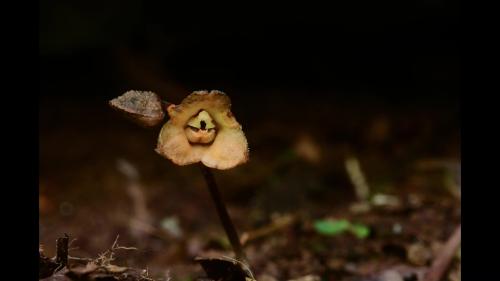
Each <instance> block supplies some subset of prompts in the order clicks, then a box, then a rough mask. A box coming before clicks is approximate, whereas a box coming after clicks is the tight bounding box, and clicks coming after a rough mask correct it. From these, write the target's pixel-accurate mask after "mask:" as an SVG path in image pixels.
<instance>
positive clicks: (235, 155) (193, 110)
mask: <svg viewBox="0 0 500 281" xmlns="http://www.w3.org/2000/svg"><path fill="white" fill-rule="evenodd" d="M167 113H168V115H169V116H170V120H169V121H168V122H167V123H166V124H165V125H164V126H163V128H162V129H161V132H160V136H159V137H158V145H157V148H156V152H158V153H159V154H160V155H162V156H164V157H166V158H168V159H170V160H171V161H172V162H174V163H175V164H177V165H188V164H193V163H197V162H202V163H203V164H204V165H205V166H207V167H210V168H215V169H221V170H225V169H230V168H233V167H235V166H237V165H239V164H242V163H245V162H246V161H248V143H247V139H246V137H245V134H244V133H243V130H242V128H241V125H240V124H239V123H238V121H236V119H235V118H234V116H233V114H232V113H231V101H230V100H229V97H228V96H227V95H226V94H224V93H223V92H220V91H215V90H213V91H210V92H208V91H195V92H193V93H192V94H190V95H189V96H187V97H186V98H185V99H184V100H183V101H182V102H181V104H179V105H170V106H169V107H168V108H167Z"/></svg>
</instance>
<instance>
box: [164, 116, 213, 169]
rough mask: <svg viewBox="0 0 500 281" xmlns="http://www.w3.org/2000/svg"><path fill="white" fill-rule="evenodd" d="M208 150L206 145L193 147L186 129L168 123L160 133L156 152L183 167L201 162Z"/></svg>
mask: <svg viewBox="0 0 500 281" xmlns="http://www.w3.org/2000/svg"><path fill="white" fill-rule="evenodd" d="M208 148H209V147H208V146H206V145H191V144H190V143H189V141H188V140H187V137H186V135H185V133H184V128H182V127H180V126H176V125H174V124H172V122H170V121H168V122H167V123H166V124H165V125H164V126H163V127H162V129H161V131H160V136H159V137H158V145H157V147H156V149H155V151H156V152H157V153H159V154H160V155H162V156H164V157H166V158H168V159H170V160H171V161H172V162H174V163H175V164H177V165H181V166H183V165H189V164H193V163H196V162H199V161H200V160H201V158H202V157H203V155H204V154H205V152H207V150H208Z"/></svg>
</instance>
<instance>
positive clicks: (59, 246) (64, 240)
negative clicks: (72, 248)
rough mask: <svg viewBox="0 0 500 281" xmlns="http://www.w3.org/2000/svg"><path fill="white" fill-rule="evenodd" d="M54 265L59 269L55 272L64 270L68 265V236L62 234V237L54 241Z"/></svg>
mask: <svg viewBox="0 0 500 281" xmlns="http://www.w3.org/2000/svg"><path fill="white" fill-rule="evenodd" d="M56 241H57V242H56V263H58V264H59V267H58V268H57V269H56V271H59V270H60V269H62V268H64V267H65V266H66V265H67V264H68V242H69V236H68V234H66V233H64V237H61V238H57V240H56Z"/></svg>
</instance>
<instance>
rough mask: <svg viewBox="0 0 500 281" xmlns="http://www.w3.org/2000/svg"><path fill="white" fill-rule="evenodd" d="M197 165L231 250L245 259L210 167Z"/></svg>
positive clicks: (237, 256) (238, 256)
mask: <svg viewBox="0 0 500 281" xmlns="http://www.w3.org/2000/svg"><path fill="white" fill-rule="evenodd" d="M199 167H200V169H201V172H202V174H203V176H204V177H205V181H206V183H207V186H208V190H209V191H210V195H211V196H212V199H213V201H214V204H215V208H216V209H217V213H218V214H219V218H220V220H221V223H222V226H223V227H224V230H225V231H226V235H227V237H228V238H229V242H230V243H231V246H232V247H233V250H234V252H235V254H236V258H238V259H241V260H246V256H245V253H244V252H243V246H242V245H241V243H240V239H239V238H238V234H237V232H236V229H235V228H234V225H233V223H232V221H231V218H230V217H229V214H228V213H227V209H226V205H225V204H224V202H223V201H222V198H221V196H220V193H219V189H218V188H217V183H216V182H215V178H214V175H213V174H212V171H211V170H210V168H208V167H206V166H205V165H203V164H200V165H199Z"/></svg>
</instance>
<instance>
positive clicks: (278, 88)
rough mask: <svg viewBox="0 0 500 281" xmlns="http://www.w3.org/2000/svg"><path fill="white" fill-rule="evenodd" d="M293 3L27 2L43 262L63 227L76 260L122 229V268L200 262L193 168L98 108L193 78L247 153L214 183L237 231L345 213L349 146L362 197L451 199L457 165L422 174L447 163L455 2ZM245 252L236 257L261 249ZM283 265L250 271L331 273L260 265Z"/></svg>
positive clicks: (214, 229) (453, 106)
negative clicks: (221, 98) (363, 182)
mask: <svg viewBox="0 0 500 281" xmlns="http://www.w3.org/2000/svg"><path fill="white" fill-rule="evenodd" d="M159 2H160V1H159ZM290 8H294V9H291V10H290V11H287V9H285V7H284V8H283V9H282V10H278V11H275V12H272V11H270V10H267V9H264V8H261V9H260V12H259V13H256V12H255V13H254V12H250V11H249V10H246V9H245V8H244V7H240V8H237V9H235V10H233V11H230V10H229V9H228V10H215V9H214V10H212V11H207V10H203V9H197V10H195V9H194V7H190V8H177V7H173V6H172V5H170V4H159V3H158V4H153V3H144V2H141V1H133V0H122V1H102V2H96V3H94V4H91V3H88V2H81V3H76V2H67V1H45V0H42V1H41V2H40V42H39V43H40V60H41V67H40V74H41V81H40V92H41V96H40V111H39V112H40V115H39V128H40V129H39V136H40V146H39V148H40V157H39V159H40V160H39V161H40V163H39V165H40V172H39V182H40V185H39V193H40V234H39V237H40V243H42V244H44V245H45V251H46V252H47V253H48V255H52V254H53V253H54V249H53V248H54V246H55V239H56V238H57V237H60V236H61V235H63V233H68V234H69V235H70V236H71V237H72V238H77V240H76V241H75V242H73V246H75V247H78V248H77V249H75V250H72V252H71V253H70V254H71V255H73V256H85V257H95V256H97V255H98V254H99V253H100V252H103V251H104V250H106V249H107V248H109V247H110V245H111V244H112V243H113V241H114V239H115V238H116V236H117V235H118V234H119V235H120V240H119V241H120V244H123V245H126V246H135V247H137V248H138V249H139V250H137V251H135V252H128V253H122V255H121V256H120V260H119V261H120V262H121V263H122V264H127V265H129V266H134V267H141V268H145V267H148V268H149V270H150V271H151V272H153V273H156V274H165V272H166V271H169V274H171V275H173V276H176V280H181V279H182V278H184V277H182V276H186V277H185V278H191V277H190V276H193V274H194V276H196V273H199V271H200V270H199V268H198V266H197V265H195V264H193V263H192V262H191V261H192V257H193V256H195V255H197V254H199V253H201V252H203V251H209V250H220V251H223V250H224V243H223V242H221V238H223V237H224V236H223V232H222V228H221V227H220V225H219V221H218V218H217V217H216V212H215V209H214V208H213V206H212V202H211V201H210V198H209V195H208V191H207V190H206V188H205V185H204V182H203V179H202V176H201V174H200V173H199V171H198V169H197V167H195V166H185V167H178V166H175V165H174V164H172V163H171V162H169V161H168V160H166V159H163V158H161V157H160V156H159V155H157V154H156V153H155V152H154V150H153V149H154V147H155V145H156V138H157V135H158V133H159V128H157V129H150V130H146V129H143V128H140V127H138V126H136V125H134V124H132V123H130V122H128V121H127V120H125V119H123V118H122V117H121V116H120V115H118V114H116V113H115V112H113V111H112V110H111V109H110V108H109V106H108V105H107V102H108V101H109V100H110V99H112V98H114V97H116V96H118V95H121V94H122V93H124V92H125V91H127V90H130V89H136V90H150V91H154V92H156V93H158V94H159V95H161V96H162V97H163V98H164V99H165V100H168V101H170V102H173V103H179V102H180V101H181V100H182V98H183V97H185V96H186V95H187V94H189V93H190V92H191V91H193V90H201V89H208V90H210V89H217V90H221V91H224V92H226V93H227V94H228V95H229V96H230V98H231V100H232V103H233V107H232V110H233V113H234V115H235V116H236V118H237V120H238V121H239V122H240V123H241V124H242V125H243V129H244V131H245V133H246V136H247V138H248V141H249V145H250V159H251V160H250V162H249V163H248V164H245V165H243V166H240V167H237V168H235V169H232V170H230V171H221V172H219V171H216V172H215V176H216V178H217V180H218V182H219V184H220V187H221V189H222V194H223V196H224V198H225V199H226V201H227V204H228V208H229V210H230V213H231V215H232V217H233V219H234V221H235V225H236V226H237V228H238V230H239V231H240V233H243V232H245V231H250V230H252V229H256V228H258V227H259V226H262V225H266V224H267V223H269V221H270V220H271V218H272V217H273V216H276V215H277V214H281V215H283V214H300V215H301V216H302V217H303V218H306V220H307V219H309V220H311V221H313V220H315V219H319V218H323V217H328V216H331V215H332V214H335V216H342V214H343V213H345V212H348V206H349V205H350V204H351V203H352V202H354V201H355V199H356V196H355V193H354V189H353V185H352V183H351V181H350V179H349V177H348V175H347V173H346V170H345V166H344V163H345V160H346V159H347V158H348V157H356V158H357V159H358V160H359V162H360V164H361V168H362V170H363V173H364V175H365V177H366V179H367V181H368V184H369V186H370V188H371V189H372V191H373V192H381V193H384V194H385V193H388V194H403V195H404V194H406V193H409V192H415V193H417V194H420V193H421V194H427V196H429V197H433V196H437V195H436V194H438V195H439V196H443V198H448V199H446V200H451V202H454V203H450V204H452V205H453V206H457V204H459V203H457V199H456V198H455V197H453V194H452V193H453V192H452V191H450V189H453V188H455V186H454V185H453V182H454V180H456V177H457V175H456V174H453V173H451V172H447V171H448V170H446V169H445V170H446V171H445V172H443V169H442V168H436V169H437V170H433V169H434V168H432V167H431V168H429V169H425V167H424V168H422V169H421V167H422V166H425V163H429V161H430V162H431V163H432V162H439V163H448V164H449V165H452V166H453V165H455V166H458V165H459V162H460V124H459V97H458V94H459V89H460V85H459V73H460V62H459V57H458V43H457V36H458V34H457V29H456V28H457V23H458V7H457V6H456V5H454V4H453V3H451V4H449V3H446V4H445V3H444V1H421V2H419V3H418V4H404V3H398V4H390V5H389V4H383V3H371V2H369V1H367V3H363V4H360V5H354V4H352V5H336V6H335V5H334V6H332V7H331V8H324V9H319V10H317V11H314V12H313V11H312V10H310V9H309V8H308V7H306V8H300V7H290ZM124 161H125V162H126V163H129V164H130V165H132V166H133V167H135V169H136V170H137V171H138V173H139V174H140V178H141V180H140V182H139V186H140V188H139V190H140V191H139V194H137V193H134V192H132V191H131V190H132V189H131V188H130V184H131V183H130V180H128V178H127V176H126V175H125V174H124V173H123V172H121V170H120V168H119V167H120V164H119V163H122V165H123V163H124ZM422 163H424V164H422ZM450 173H451V174H450ZM450 182H452V183H450ZM423 196H424V195H423ZM140 206H142V207H140ZM141 208H142V209H141ZM457 208H459V207H455V208H454V209H453V208H452V210H455V211H454V212H455V213H454V214H455V215H450V217H451V218H452V219H447V220H444V222H439V223H438V222H436V225H435V226H434V227H435V229H439V230H440V231H441V230H442V234H440V235H442V237H441V238H440V239H441V240H444V239H446V237H447V236H448V235H449V234H450V233H451V231H452V230H453V227H454V226H456V224H457V223H459V217H460V215H459V212H460V211H459V209H457ZM141 210H142V211H141ZM143 211H144V212H145V213H144V212H143ZM141 212H142V213H141ZM457 212H458V215H457V214H456V213H457ZM409 218H410V215H408V217H405V216H404V215H403V216H401V217H400V218H399V220H400V223H402V224H404V223H405V221H408V220H409ZM133 219H139V220H141V219H143V220H146V221H147V223H146V224H147V226H137V225H135V226H134V223H133V222H132V220H133ZM429 223H430V224H432V222H431V221H429ZM141 227H142V228H141ZM306 228H307V227H306ZM440 233H441V232H440ZM280 235H281V234H280V233H279V232H278V233H274V234H272V236H273V237H279V236H280ZM417 238H418V237H417ZM276 239H278V238H276ZM330 239H335V238H330ZM417 240H418V239H417ZM259 243H263V244H262V245H265V243H266V241H264V242H262V241H260V242H259ZM256 245H257V244H256ZM259 245H260V244H259ZM252 247H253V246H252ZM255 247H257V248H256V249H253V250H252V249H251V248H250V249H249V250H248V251H250V252H251V251H254V253H253V254H252V253H251V254H250V255H254V256H256V255H257V254H255V253H259V252H268V253H271V252H273V250H272V249H273V248H272V246H269V248H266V249H267V250H262V249H260V250H258V249H259V248H258V246H255ZM303 247H304V249H307V247H308V246H303ZM327 247H328V246H327ZM336 247H338V246H336ZM226 250H227V249H226ZM332 251H333V250H332ZM335 251H337V252H338V251H340V250H339V249H338V248H335ZM303 255H304V253H299V254H294V253H290V254H289V256H287V260H289V261H290V262H291V261H293V260H294V258H295V257H296V256H299V257H301V258H303ZM324 255H325V254H322V260H323V259H324V260H327V259H328V257H327V258H325V256H324ZM313 256H314V255H313ZM279 258H280V252H279V251H278V252H276V253H275V254H274V256H272V257H266V258H263V259H264V260H267V261H260V263H259V264H262V266H258V268H257V269H256V271H257V272H258V273H259V274H260V273H262V274H263V273H267V274H271V275H272V274H273V272H275V273H274V274H275V275H278V276H275V277H276V278H283V279H284V278H292V277H298V276H302V275H306V274H309V273H318V274H323V273H324V272H326V271H325V270H326V269H327V268H328V266H329V263H328V262H325V261H323V262H322V263H321V264H322V266H323V267H319V269H317V268H312V267H308V266H304V267H300V266H297V265H290V266H289V267H293V268H294V271H286V270H281V271H280V270H277V269H270V267H269V264H271V263H273V262H276V260H277V259H279ZM361 260H362V259H361ZM402 260H404V259H402ZM308 264H312V263H311V262H308ZM276 267H277V268H281V267H280V266H279V265H278V266H276ZM273 270H274V271H273ZM177 277H178V279H177ZM280 280H281V279H280Z"/></svg>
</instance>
